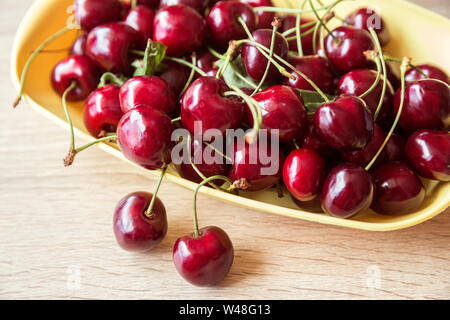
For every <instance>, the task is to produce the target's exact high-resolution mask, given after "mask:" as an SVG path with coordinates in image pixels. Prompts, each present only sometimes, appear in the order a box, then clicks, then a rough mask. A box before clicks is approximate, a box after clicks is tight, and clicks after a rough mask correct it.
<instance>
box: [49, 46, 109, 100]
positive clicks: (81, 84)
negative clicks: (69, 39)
mask: <svg viewBox="0 0 450 320" xmlns="http://www.w3.org/2000/svg"><path fill="white" fill-rule="evenodd" d="M51 80H52V86H53V89H54V90H55V91H56V92H57V93H58V94H59V95H61V96H62V95H63V93H64V91H66V89H67V88H69V86H70V85H71V83H72V82H76V84H77V85H76V87H75V88H74V89H72V90H71V91H70V92H69V93H68V95H67V100H69V101H80V100H83V99H85V98H86V97H87V96H88V95H89V94H90V93H91V92H92V91H94V90H95V89H96V88H97V84H98V82H99V80H100V71H99V69H98V68H97V66H96V65H95V63H94V62H93V61H92V60H91V59H89V57H88V56H85V55H79V56H78V55H77V56H70V57H68V58H65V59H63V60H61V61H60V62H58V64H57V65H56V66H55V67H54V68H53V71H52V75H51Z"/></svg>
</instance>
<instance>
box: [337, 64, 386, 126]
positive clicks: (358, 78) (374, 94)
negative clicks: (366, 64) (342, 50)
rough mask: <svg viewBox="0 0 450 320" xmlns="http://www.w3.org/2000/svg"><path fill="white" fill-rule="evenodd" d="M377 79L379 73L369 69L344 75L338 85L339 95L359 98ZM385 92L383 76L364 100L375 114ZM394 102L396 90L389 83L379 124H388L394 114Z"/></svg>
mask: <svg viewBox="0 0 450 320" xmlns="http://www.w3.org/2000/svg"><path fill="white" fill-rule="evenodd" d="M376 78H377V73H376V72H375V71H373V70H369V69H356V70H352V71H350V72H347V73H346V74H344V75H343V76H342V77H341V79H340V81H339V84H338V92H339V94H352V95H355V96H359V95H361V94H363V93H364V92H366V91H367V90H368V89H369V88H370V87H371V86H372V84H373V83H374V82H375V79H376ZM382 90H383V76H381V79H380V81H379V82H378V84H377V85H376V87H375V88H374V89H373V90H372V91H371V92H370V93H369V94H368V95H366V96H365V97H364V98H362V99H363V100H364V101H365V102H366V104H367V107H368V108H369V109H370V111H372V114H373V115H374V114H375V111H376V110H377V107H378V103H379V101H380V97H381V92H382ZM393 101H394V89H393V88H392V86H391V84H390V83H389V81H388V82H387V86H386V91H385V94H384V99H383V103H382V105H381V109H380V111H379V114H378V118H377V122H380V121H381V122H388V121H389V118H390V117H391V114H392V103H393Z"/></svg>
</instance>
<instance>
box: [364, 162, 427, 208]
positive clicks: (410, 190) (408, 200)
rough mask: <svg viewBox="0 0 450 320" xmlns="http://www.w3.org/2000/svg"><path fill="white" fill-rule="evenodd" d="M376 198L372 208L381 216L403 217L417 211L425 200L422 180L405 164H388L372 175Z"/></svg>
mask: <svg viewBox="0 0 450 320" xmlns="http://www.w3.org/2000/svg"><path fill="white" fill-rule="evenodd" d="M372 178H373V181H374V184H375V198H374V200H373V203H372V206H371V208H372V209H373V210H374V211H375V212H377V213H381V214H388V215H401V214H405V213H410V212H413V211H415V210H417V209H418V208H419V207H420V206H421V204H422V202H423V199H424V198H425V188H424V187H423V184H422V182H421V181H420V179H419V178H418V177H417V176H416V175H415V174H414V172H413V171H412V170H411V169H410V168H409V167H408V166H407V165H406V164H405V163H403V162H390V163H387V164H385V165H383V166H381V167H379V168H378V169H376V170H375V171H374V172H373V173H372Z"/></svg>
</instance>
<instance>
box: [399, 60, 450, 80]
mask: <svg viewBox="0 0 450 320" xmlns="http://www.w3.org/2000/svg"><path fill="white" fill-rule="evenodd" d="M416 67H417V68H419V69H420V70H421V71H422V72H423V73H425V74H426V75H427V76H428V78H431V79H438V80H441V81H444V82H445V83H447V84H450V78H449V77H448V75H447V73H445V71H444V70H442V69H440V68H438V67H435V66H432V65H429V64H420V65H418V66H416ZM420 79H425V77H424V76H423V75H422V74H420V72H418V71H417V70H416V69H414V68H411V69H409V70H408V71H406V74H405V81H406V84H411V83H412V82H414V81H417V80H420Z"/></svg>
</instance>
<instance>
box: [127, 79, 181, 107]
mask: <svg viewBox="0 0 450 320" xmlns="http://www.w3.org/2000/svg"><path fill="white" fill-rule="evenodd" d="M175 104H176V99H175V95H174V94H173V92H172V89H171V88H170V87H169V85H168V84H167V82H166V81H164V80H163V79H161V78H159V77H156V76H138V77H133V78H131V79H129V80H128V81H127V82H125V83H124V85H123V86H122V88H120V105H121V107H122V111H123V112H124V113H126V112H128V111H129V110H131V109H133V108H134V107H137V106H140V105H145V106H146V107H149V108H152V109H155V110H159V111H161V112H164V113H165V114H167V115H169V114H171V113H172V112H173V110H174V109H175Z"/></svg>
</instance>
